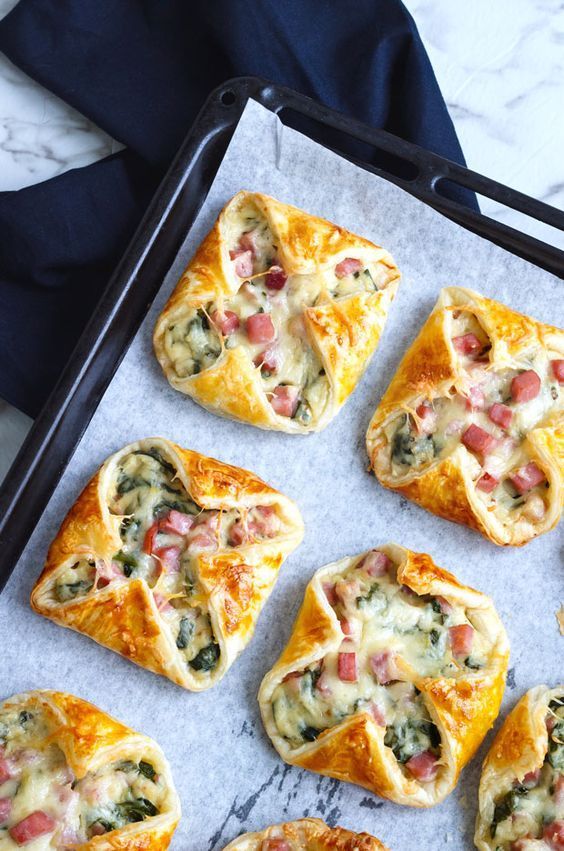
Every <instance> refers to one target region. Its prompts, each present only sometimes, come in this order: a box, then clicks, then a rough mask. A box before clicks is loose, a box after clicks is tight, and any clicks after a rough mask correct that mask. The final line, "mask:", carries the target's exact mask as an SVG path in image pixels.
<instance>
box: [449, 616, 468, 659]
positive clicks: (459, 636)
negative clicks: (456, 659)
mask: <svg viewBox="0 0 564 851" xmlns="http://www.w3.org/2000/svg"><path fill="white" fill-rule="evenodd" d="M448 637H449V640H450V646H451V649H452V653H453V656H460V657H463V656H468V655H469V654H470V652H471V650H472V644H473V643H474V630H473V628H472V627H471V626H470V624H468V623H461V624H459V625H458V626H451V627H450V628H449V631H448Z"/></svg>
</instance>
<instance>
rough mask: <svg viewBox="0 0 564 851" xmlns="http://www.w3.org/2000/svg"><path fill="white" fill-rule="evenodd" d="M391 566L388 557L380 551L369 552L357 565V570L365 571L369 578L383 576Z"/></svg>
mask: <svg viewBox="0 0 564 851" xmlns="http://www.w3.org/2000/svg"><path fill="white" fill-rule="evenodd" d="M391 566H392V562H391V561H390V559H389V558H388V556H387V555H386V554H385V553H381V552H380V550H371V552H369V553H367V554H366V555H365V556H364V558H363V559H362V561H361V562H360V563H359V564H358V565H357V567H358V569H359V570H365V571H366V572H367V573H368V575H369V576H385V575H386V573H387V572H388V571H389V569H390V567H391Z"/></svg>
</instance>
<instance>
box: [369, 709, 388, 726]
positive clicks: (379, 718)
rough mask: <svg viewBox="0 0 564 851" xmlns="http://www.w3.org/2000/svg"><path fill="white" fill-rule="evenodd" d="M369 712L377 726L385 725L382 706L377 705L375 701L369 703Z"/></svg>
mask: <svg viewBox="0 0 564 851" xmlns="http://www.w3.org/2000/svg"><path fill="white" fill-rule="evenodd" d="M370 714H371V715H372V717H373V718H374V720H375V721H376V723H377V724H378V726H379V727H385V726H386V716H385V715H384V713H383V711H382V708H381V707H380V706H378V704H377V703H371V704H370Z"/></svg>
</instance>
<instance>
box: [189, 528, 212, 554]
mask: <svg viewBox="0 0 564 851" xmlns="http://www.w3.org/2000/svg"><path fill="white" fill-rule="evenodd" d="M189 546H190V547H194V548H195V549H199V550H217V548H218V543H217V535H216V534H215V532H213V531H212V530H211V529H208V528H206V527H205V526H204V525H202V526H197V527H196V532H195V534H194V537H193V538H191V540H190V544H189Z"/></svg>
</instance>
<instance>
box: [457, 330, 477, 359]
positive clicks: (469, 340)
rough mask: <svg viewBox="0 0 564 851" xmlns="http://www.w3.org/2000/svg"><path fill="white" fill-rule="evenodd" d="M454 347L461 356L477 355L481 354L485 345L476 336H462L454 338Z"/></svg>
mask: <svg viewBox="0 0 564 851" xmlns="http://www.w3.org/2000/svg"><path fill="white" fill-rule="evenodd" d="M452 345H453V346H454V348H455V349H456V351H457V352H458V354H459V355H475V354H477V353H478V352H481V351H482V349H483V344H482V343H481V342H480V341H479V339H478V338H477V337H476V335H475V334H471V333H470V334H461V335H460V336H459V337H453V338H452Z"/></svg>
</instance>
